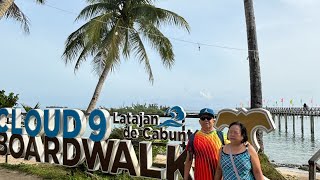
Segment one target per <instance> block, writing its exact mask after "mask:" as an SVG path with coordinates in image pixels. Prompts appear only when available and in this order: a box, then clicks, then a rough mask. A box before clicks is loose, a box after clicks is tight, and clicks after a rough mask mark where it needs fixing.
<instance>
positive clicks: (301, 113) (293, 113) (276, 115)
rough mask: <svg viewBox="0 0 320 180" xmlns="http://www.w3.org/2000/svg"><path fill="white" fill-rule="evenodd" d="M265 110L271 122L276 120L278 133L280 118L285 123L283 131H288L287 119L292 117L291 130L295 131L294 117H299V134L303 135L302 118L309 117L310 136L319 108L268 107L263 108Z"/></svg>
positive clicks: (312, 132) (318, 114) (319, 114)
mask: <svg viewBox="0 0 320 180" xmlns="http://www.w3.org/2000/svg"><path fill="white" fill-rule="evenodd" d="M265 109H267V110H268V111H269V112H270V113H271V114H272V117H273V120H274V121H276V119H278V121H279V123H278V128H279V131H280V130H281V123H280V121H281V117H284V121H285V123H284V124H285V131H286V132H287V130H288V117H292V121H293V130H294V131H295V120H296V117H300V119H301V132H302V134H303V133H304V126H303V122H304V117H306V116H307V117H310V131H311V134H312V135H313V134H314V128H315V127H314V119H315V117H319V116H320V108H319V107H313V108H302V107H269V108H265Z"/></svg>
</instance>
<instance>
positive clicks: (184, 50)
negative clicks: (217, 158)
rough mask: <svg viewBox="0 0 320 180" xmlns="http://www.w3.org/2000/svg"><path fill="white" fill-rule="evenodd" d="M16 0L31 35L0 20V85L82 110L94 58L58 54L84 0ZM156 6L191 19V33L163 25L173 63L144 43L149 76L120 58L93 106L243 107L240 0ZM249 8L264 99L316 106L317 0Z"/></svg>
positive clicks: (30, 101) (163, 0) (259, 0)
mask: <svg viewBox="0 0 320 180" xmlns="http://www.w3.org/2000/svg"><path fill="white" fill-rule="evenodd" d="M15 3H16V4H17V5H18V6H19V7H20V9H21V10H22V11H23V12H24V13H25V14H26V15H27V16H28V18H29V19H30V21H31V27H30V35H26V34H24V33H23V30H22V28H20V25H19V24H18V23H17V22H15V21H12V20H9V19H1V20H0V54H1V55H0V63H1V64H0V69H1V76H0V89H3V90H5V91H6V92H7V93H9V92H14V93H16V94H19V104H20V103H23V104H27V105H30V106H34V105H35V104H36V103H38V102H39V103H40V104H41V107H42V108H45V107H46V106H65V107H69V108H81V109H85V108H86V107H87V106H88V104H89V102H90V99H91V97H92V94H93V91H94V89H95V86H96V84H97V81H98V77H97V76H96V75H95V74H94V73H93V72H92V66H91V63H90V61H91V60H92V59H91V58H88V59H87V62H86V63H83V64H82V65H81V67H80V69H79V70H78V71H77V72H76V73H75V72H74V64H68V65H66V64H65V63H64V61H63V59H62V53H63V50H64V47H65V41H66V39H67V37H68V35H69V34H71V33H72V32H73V31H75V30H76V29H77V28H79V27H80V26H81V25H82V24H83V22H75V21H74V20H75V18H76V16H77V14H78V13H79V12H80V11H81V9H83V8H84V7H85V6H86V3H85V1H80V0H68V1H62V0H59V1H58V0H56V1H54V0H48V1H47V3H46V5H38V4H36V3H35V2H34V1H32V0H16V1H15ZM156 5H157V6H159V7H161V8H165V9H168V10H171V11H174V12H176V13H178V14H179V15H181V16H183V17H184V18H185V19H186V20H187V22H188V23H189V25H190V27H191V31H190V34H189V33H187V32H186V31H183V30H179V29H177V28H176V27H172V26H169V27H163V28H162V31H163V33H164V34H165V35H166V36H167V37H169V39H170V40H171V42H172V44H173V48H174V53H175V64H174V66H173V67H172V69H167V68H165V67H164V66H163V65H162V63H161V60H160V57H159V56H158V54H156V53H155V51H153V50H152V49H150V48H148V55H149V58H150V61H151V66H152V69H153V74H154V83H153V84H151V83H150V82H149V81H148V75H147V73H146V72H145V70H144V66H143V65H141V64H139V62H138V60H137V59H135V58H134V57H131V58H130V59H128V60H122V63H121V65H120V66H119V67H118V68H117V69H116V71H114V72H112V73H111V74H109V76H108V77H107V80H106V82H105V84H104V86H103V90H102V93H101V95H100V99H99V101H98V103H97V107H100V106H103V107H121V106H128V105H131V104H132V103H140V104H144V103H147V104H149V103H157V104H159V105H167V106H175V105H180V106H182V107H184V109H186V110H189V111H196V110H199V109H201V108H202V107H211V108H213V109H221V108H234V107H240V106H248V102H249V101H250V84H249V64H248V60H247V56H248V53H247V51H246V49H247V39H246V38H247V37H246V25H245V16H244V6H243V1H232V0H231V1H225V0H200V1H194V0H159V1H157V2H156ZM254 8H255V18H256V26H257V37H258V46H259V53H260V54H259V55H260V67H261V77H262V93H263V103H264V106H276V105H277V106H282V105H283V106H285V107H287V106H302V103H307V104H308V105H309V106H319V105H320V93H319V92H320V83H318V82H319V80H318V77H319V67H320V61H319V58H320V54H319V53H318V51H319V50H318V49H319V47H320V41H319V40H320V33H319V32H320V11H319V10H318V9H319V8H320V1H318V0H303V1H302V0H268V1H263V0H255V2H254ZM217 46H225V47H231V48H239V49H243V50H240V51H239V50H232V49H228V48H218V47H217ZM281 99H283V103H282V102H281ZM290 100H291V102H292V104H290Z"/></svg>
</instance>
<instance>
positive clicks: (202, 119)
mask: <svg viewBox="0 0 320 180" xmlns="http://www.w3.org/2000/svg"><path fill="white" fill-rule="evenodd" d="M212 118H213V117H212V116H201V117H200V119H201V121H204V120H208V121H210V120H211V119H212Z"/></svg>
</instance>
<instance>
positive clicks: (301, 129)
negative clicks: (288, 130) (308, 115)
mask: <svg viewBox="0 0 320 180" xmlns="http://www.w3.org/2000/svg"><path fill="white" fill-rule="evenodd" d="M301 133H302V134H303V115H301Z"/></svg>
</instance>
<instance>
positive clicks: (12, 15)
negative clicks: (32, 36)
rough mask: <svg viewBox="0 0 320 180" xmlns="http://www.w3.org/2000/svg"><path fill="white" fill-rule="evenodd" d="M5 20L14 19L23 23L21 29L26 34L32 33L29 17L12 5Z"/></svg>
mask: <svg viewBox="0 0 320 180" xmlns="http://www.w3.org/2000/svg"><path fill="white" fill-rule="evenodd" d="M4 16H5V18H8V19H14V20H16V21H18V22H20V23H21V27H22V29H23V30H24V32H25V33H26V34H29V33H30V28H29V26H30V22H29V19H28V17H27V16H26V15H25V14H24V13H23V12H22V11H21V10H20V9H19V7H18V6H17V5H16V4H15V3H12V5H11V6H10V7H9V9H8V10H7V11H6V13H5V15H4Z"/></svg>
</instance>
